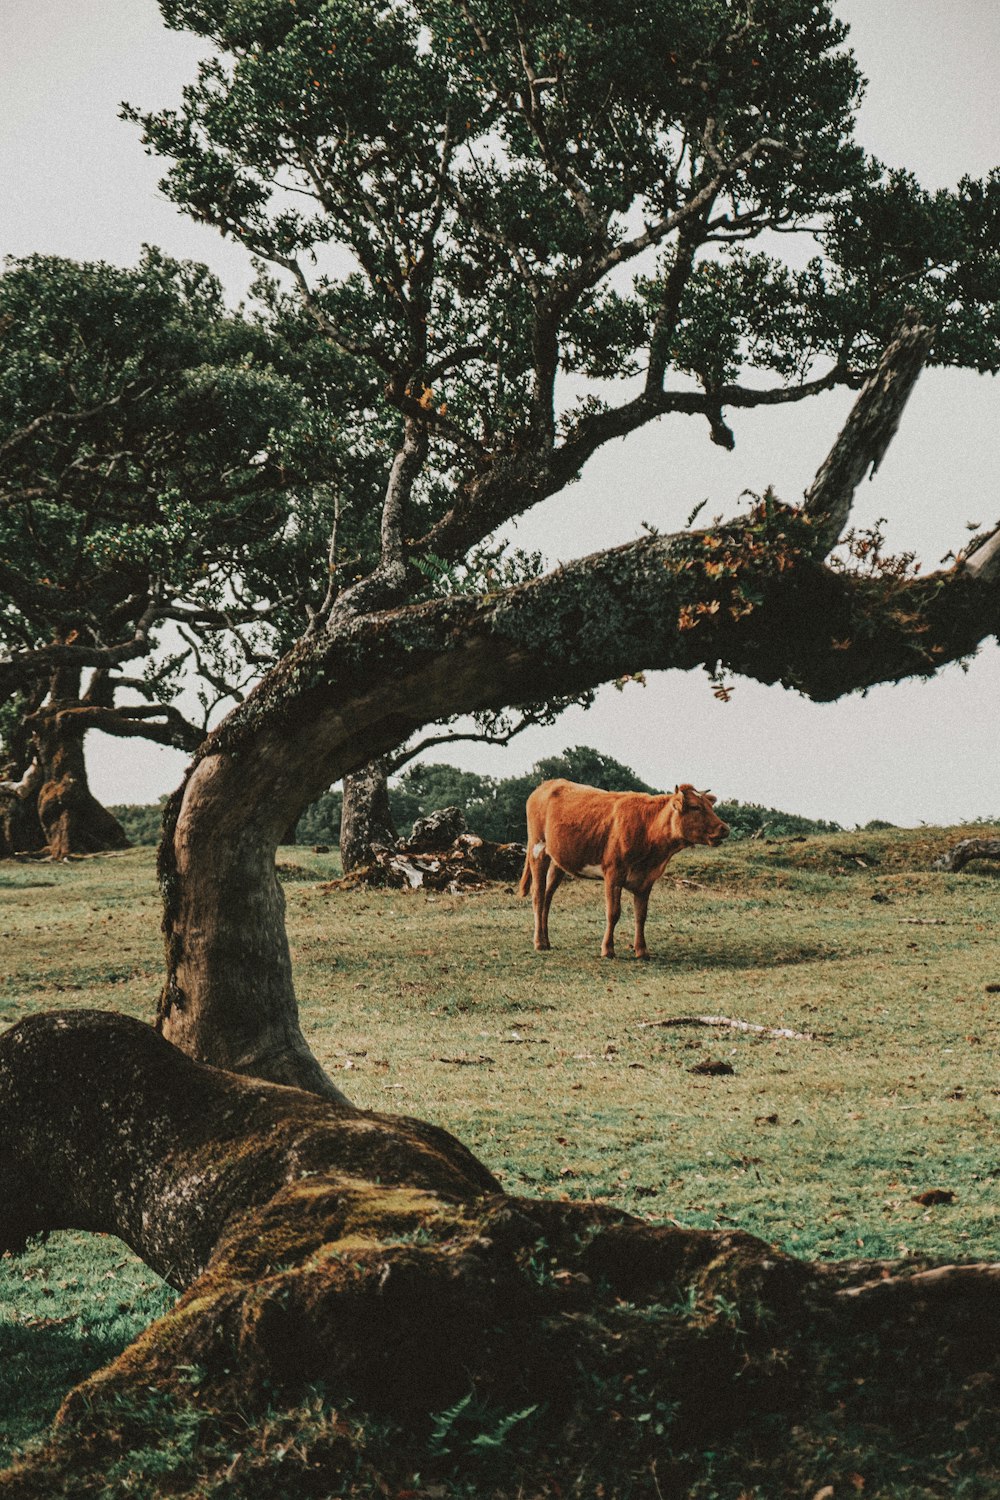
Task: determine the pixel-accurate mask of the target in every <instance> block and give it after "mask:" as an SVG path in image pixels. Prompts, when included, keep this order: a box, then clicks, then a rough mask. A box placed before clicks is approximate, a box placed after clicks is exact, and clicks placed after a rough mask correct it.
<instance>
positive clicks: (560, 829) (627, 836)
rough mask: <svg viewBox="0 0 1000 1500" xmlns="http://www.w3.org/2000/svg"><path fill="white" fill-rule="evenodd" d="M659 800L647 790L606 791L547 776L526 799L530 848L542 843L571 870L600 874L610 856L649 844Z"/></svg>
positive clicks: (557, 861) (574, 872)
mask: <svg viewBox="0 0 1000 1500" xmlns="http://www.w3.org/2000/svg"><path fill="white" fill-rule="evenodd" d="M660 800H661V799H659V798H655V797H650V796H648V795H647V794H646V793H643V792H605V791H602V790H601V788H600V787H594V786H583V785H581V784H580V783H578V782H575V781H565V780H563V779H558V780H555V781H543V782H542V784H541V786H538V787H536V788H535V790H534V791H533V792H532V793H531V796H530V797H529V798H528V802H527V814H528V839H529V848H531V847H533V846H534V845H536V844H537V843H539V842H543V843H544V845H545V852H546V853H547V854H548V856H549V857H550V858H551V859H553V860H555V862H556V864H557V865H559V866H561V868H562V869H564V870H566V871H568V872H569V873H571V874H579V873H580V872H581V871H583V870H584V869H586V870H587V873H588V874H592V873H596V872H597V871H598V870H599V868H600V867H601V866H602V865H603V864H604V862H605V859H606V858H607V856H608V855H609V853H610V855H611V856H612V857H613V858H615V857H618V856H620V855H621V854H622V853H623V852H624V851H625V850H629V851H631V852H632V853H633V854H635V853H638V852H639V848H640V847H641V846H642V845H643V844H644V843H645V841H646V840H645V835H646V831H647V827H648V823H649V819H650V817H651V816H652V815H653V813H654V812H655V811H657V810H658V806H659V802H660Z"/></svg>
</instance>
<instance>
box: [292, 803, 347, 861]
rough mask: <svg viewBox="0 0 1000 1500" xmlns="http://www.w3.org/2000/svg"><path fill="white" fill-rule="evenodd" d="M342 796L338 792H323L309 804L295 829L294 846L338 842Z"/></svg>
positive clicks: (333, 845) (335, 845)
mask: <svg viewBox="0 0 1000 1500" xmlns="http://www.w3.org/2000/svg"><path fill="white" fill-rule="evenodd" d="M343 805H344V794H343V792H341V791H339V790H336V789H335V790H333V791H329V792H324V793H323V795H322V797H318V798H317V799H316V801H315V802H313V803H311V804H310V806H309V807H307V808H306V810H305V812H304V813H303V814H302V816H301V818H300V819H299V821H298V823H297V824H296V827H295V843H296V844H329V845H330V846H331V847H332V848H336V847H337V845H338V844H339V842H340V815H341V809H342V808H343Z"/></svg>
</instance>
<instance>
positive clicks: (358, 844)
mask: <svg viewBox="0 0 1000 1500" xmlns="http://www.w3.org/2000/svg"><path fill="white" fill-rule="evenodd" d="M398 841H399V835H398V834H397V832H396V826H395V824H394V823H393V821H392V809H391V808H390V806H389V780H388V773H387V770H386V763H385V761H384V760H383V759H381V758H379V759H377V760H372V761H369V762H368V764H367V765H366V766H362V767H361V770H360V771H352V772H350V773H349V774H348V775H347V776H345V777H344V805H343V811H342V812H341V815H340V863H341V866H342V867H343V871H344V874H345V875H346V874H347V873H348V871H349V870H360V869H361V868H362V867H363V866H364V865H370V864H371V863H372V862H373V860H374V858H375V851H376V849H395V847H396V844H397V843H398Z"/></svg>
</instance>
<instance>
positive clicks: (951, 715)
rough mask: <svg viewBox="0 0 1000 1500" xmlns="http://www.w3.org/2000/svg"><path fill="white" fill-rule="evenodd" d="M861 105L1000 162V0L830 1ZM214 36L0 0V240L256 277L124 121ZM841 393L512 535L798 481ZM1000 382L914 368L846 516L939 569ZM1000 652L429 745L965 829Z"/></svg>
mask: <svg viewBox="0 0 1000 1500" xmlns="http://www.w3.org/2000/svg"><path fill="white" fill-rule="evenodd" d="M837 9H838V11H839V13H840V14H841V15H842V16H843V18H844V19H845V20H847V21H848V22H849V23H850V25H851V28H852V41H853V45H854V48H855V51H856V53H857V56H858V58H859V61H860V64H861V67H862V71H863V72H864V73H865V74H866V76H867V77H868V79H869V82H870V87H869V93H868V98H867V100H866V102H865V105H864V107H863V110H862V113H861V118H860V122H859V132H858V133H859V138H860V140H861V142H862V143H863V144H864V145H865V146H866V147H868V148H869V149H870V150H871V151H873V152H875V153H876V155H878V156H880V157H881V158H882V159H883V160H885V161H887V162H888V163H890V164H898V165H907V166H909V167H911V168H912V169H913V170H914V171H915V172H916V173H917V175H918V177H919V178H920V179H921V181H922V182H923V183H924V184H925V185H926V186H929V187H936V186H953V185H954V184H955V183H956V181H957V180H958V178H959V177H960V176H961V175H962V174H963V173H966V172H968V173H971V174H973V175H977V176H978V175H982V174H984V173H985V172H987V171H988V170H989V169H990V167H991V166H993V165H995V164H998V163H1000V107H998V106H1000V98H998V94H1000V86H998V82H997V79H998V71H997V66H996V60H997V58H998V56H1000V6H997V5H996V3H995V0H839V3H838V5H837ZM202 51H203V48H202V46H201V44H199V42H198V41H197V39H196V38H193V37H189V36H187V35H184V34H178V33H174V32H169V31H167V30H166V29H165V28H164V27H163V26H162V24H161V21H160V16H159V10H158V8H157V6H156V4H155V0H0V183H2V184H3V192H2V196H0V252H2V253H4V254H13V255H25V254H29V253H31V252H34V251H38V252H43V253H51V254H60V255H68V256H74V257H76V258H78V259H87V258H89V259H103V260H108V261H114V262H118V263H122V264H131V263H134V262H135V260H136V258H137V256H138V254H139V250H140V246H141V245H142V244H143V243H144V242H149V243H154V244H158V245H160V246H161V247H162V248H163V249H164V250H166V251H167V252H168V253H170V254H173V255H177V256H189V257H192V258H196V259H200V260H204V261H206V262H207V263H208V264H209V265H211V266H212V268H213V269H214V270H215V271H216V272H217V274H218V275H219V276H220V277H221V278H222V280H223V282H224V284H225V285H226V287H227V289H228V291H229V293H230V295H231V297H232V298H233V300H238V298H239V297H240V295H242V293H243V292H244V291H245V289H246V287H247V286H248V284H249V281H250V279H251V271H250V266H249V262H248V260H247V257H246V256H245V255H244V253H243V252H242V250H241V249H240V248H239V247H238V246H235V245H232V244H230V243H229V242H227V241H224V240H222V238H221V237H220V236H219V235H218V234H216V233H215V231H213V230H211V229H209V228H207V227H206V226H203V225H198V224H195V223H193V222H192V221H191V220H188V219H186V218H184V217H183V216H182V215H180V214H178V213H177V212H176V211H175V210H174V208H173V207H172V206H171V205H170V204H169V203H167V202H166V201H165V200H164V199H163V198H162V197H161V196H160V195H159V193H158V190H157V182H158V180H159V177H160V176H161V175H162V170H163V169H162V166H161V165H160V164H158V163H157V162H156V161H155V160H153V159H150V158H148V157H146V156H145V155H144V153H143V151H142V149H141V147H140V146H139V144H138V138H137V132H136V131H135V129H134V128H133V127H132V126H129V125H126V124H124V123H123V122H121V121H120V120H118V118H117V109H118V104H119V101H120V100H122V99H128V100H129V101H131V102H133V103H135V104H138V105H140V106H143V107H147V106H148V107H150V108H153V107H160V106H163V105H165V104H169V103H171V102H173V101H174V100H176V98H177V96H178V94H179V91H180V88H181V86H182V85H183V84H184V83H185V82H187V81H190V79H191V78H192V77H193V74H194V64H195V62H196V60H197V59H198V57H199V56H201V55H202ZM849 402H850V397H849V396H847V395H845V394H843V393H836V394H833V395H830V396H829V397H826V398H823V399H822V400H819V401H812V402H809V403H806V404H804V405H802V406H800V407H792V408H788V409H786V410H784V411H774V412H761V413H744V414H742V415H741V414H739V413H737V414H735V416H733V417H732V418H731V422H732V426H733V428H734V431H735V433H736V439H737V446H736V450H735V452H734V453H725V452H724V451H723V450H721V449H719V448H716V447H714V446H713V445H712V444H711V443H710V442H709V439H708V434H707V431H706V430H705V426H704V424H702V423H697V422H695V421H693V420H690V419H681V418H675V419H674V420H673V422H672V423H664V424H661V425H660V426H658V427H656V428H653V429H647V430H646V431H645V432H643V433H640V434H637V435H636V436H635V437H633V438H631V439H629V440H628V441H627V442H625V443H622V444H616V445H614V446H613V447H611V448H609V449H606V450H605V451H604V452H603V453H601V454H599V455H598V456H597V457H596V458H595V459H594V461H593V462H592V463H591V465H590V466H589V467H588V469H587V472H586V474H585V476H584V478H583V480H582V482H581V483H580V484H578V485H575V486H573V487H571V488H570V489H569V490H567V491H566V492H565V493H564V494H563V495H561V496H557V497H555V498H554V499H553V500H551V501H549V502H547V503H546V504H545V505H544V506H543V507H541V508H539V509H538V510H537V511H535V512H533V513H532V514H531V515H530V516H529V517H527V518H525V519H524V520H523V521H522V522H521V524H520V526H519V529H518V531H517V540H518V542H519V544H520V545H522V546H526V547H537V548H541V549H542V550H543V551H544V552H545V553H546V554H547V555H548V556H549V557H550V558H552V559H553V560H554V561H555V560H559V559H566V558H570V557H575V556H580V555H582V554H584V553H587V552H591V551H594V550H596V549H598V548H600V547H603V546H608V545H612V544H614V543H616V542H620V541H625V540H628V539H629V538H631V537H633V536H635V535H636V534H637V533H638V531H639V529H640V525H641V523H642V522H643V521H648V522H650V523H652V524H653V525H656V526H659V527H660V528H669V527H672V526H676V525H678V524H679V523H680V522H682V521H683V519H684V517H685V516H686V515H687V513H688V512H689V511H690V510H691V508H692V506H693V505H694V504H696V503H697V502H698V501H699V500H703V499H705V498H707V499H708V502H709V503H708V507H707V508H706V514H709V515H711V514H715V513H722V514H731V513H732V510H733V508H734V505H735V502H736V498H737V496H738V495H739V494H740V492H741V491H742V490H744V489H746V488H749V489H753V490H758V491H759V490H761V489H763V488H764V487H765V485H767V484H769V483H770V484H773V485H774V486H775V488H776V490H777V492H778V494H779V495H781V496H782V497H783V498H784V499H786V500H790V501H791V500H794V499H796V498H797V497H798V496H799V495H800V494H801V492H802V490H803V489H804V488H805V486H806V485H807V484H808V482H809V480H810V478H811V477H812V475H813V473H814V472H815V469H816V467H817V465H818V464H819V462H820V461H821V460H822V458H823V457H824V455H825V453H826V451H827V449H828V448H829V446H830V444H831V443H832V441H833V438H834V437H835V436H836V433H837V431H838V430H839V427H840V424H841V422H842V420H843V417H844V415H845V413H846V410H847V407H848V405H849ZM998 407H1000V390H998V388H997V386H996V384H995V382H994V381H993V380H992V379H991V378H990V377H978V376H975V375H972V374H966V373H964V372H950V371H929V372H926V373H925V374H924V375H923V377H922V378H921V380H920V382H919V384H918V386H917V389H916V391H915V393H914V396H913V397H912V399H911V402H910V405H909V407H908V408H907V411H906V414H905V416H904V419H903V426H902V430H901V431H900V433H899V436H898V437H897V438H896V440H895V442H894V444H893V446H892V448H891V449H890V451H889V454H888V456H887V457H886V459H885V461H884V463H883V466H882V468H881V470H880V471H879V473H878V475H877V476H876V478H875V480H874V481H873V482H872V483H871V484H869V485H867V486H866V488H865V493H864V495H863V497H862V499H861V502H860V503H859V505H858V507H857V509H856V513H855V519H856V521H857V522H858V523H860V524H869V523H870V522H871V521H873V520H875V519H876V518H877V517H880V516H885V517H887V518H888V521H889V526H888V534H889V540H890V543H891V544H892V547H893V550H905V549H912V550H914V551H916V553H917V554H918V556H919V557H920V558H921V559H922V560H923V563H924V565H925V567H932V566H933V565H934V564H935V563H937V561H938V560H939V559H940V558H941V557H942V555H943V554H944V553H945V552H946V551H948V550H949V549H951V548H955V547H957V546H958V545H959V544H960V543H961V542H962V540H963V539H964V537H965V536H966V535H967V533H966V531H965V523H966V522H969V521H976V522H979V523H981V524H983V525H986V524H990V523H992V522H994V521H995V520H996V519H997V517H998V515H1000V485H998V479H997V476H998V474H1000V424H998V422H997V416H998ZM998 688H1000V650H998V648H997V647H996V645H995V644H993V645H990V646H989V647H986V648H984V650H983V651H982V653H981V654H980V656H979V657H978V658H977V660H976V661H975V662H974V663H973V664H972V666H971V668H970V670H969V671H968V673H963V672H962V671H961V670H960V669H959V668H957V667H951V668H948V669H946V670H945V671H944V672H943V673H942V674H941V675H940V676H939V677H938V678H936V679H934V680H933V681H931V682H929V683H904V684H901V685H899V686H896V687H887V688H879V689H875V690H873V691H872V692H871V693H869V694H868V696H867V697H865V698H861V697H854V698H850V699H846V700H843V701H842V702H840V703H838V704H828V705H819V704H811V703H809V702H808V701H806V700H804V699H801V698H799V697H797V696H795V695H794V694H792V693H789V692H787V691H785V690H783V689H781V688H764V687H762V686H760V685H759V684H756V683H752V682H746V681H742V680H741V681H739V683H738V686H737V690H736V693H735V695H734V697H733V699H732V701H731V702H730V703H729V704H720V703H718V702H716V700H715V699H714V698H713V697H712V694H711V691H710V689H709V687H708V684H707V681H706V679H705V678H704V676H702V675H700V674H689V675H684V674H681V673H677V672H668V673H658V674H655V675H651V677H650V680H649V685H648V686H647V687H646V688H645V689H639V688H634V687H633V688H628V689H626V691H625V693H624V694H620V693H618V692H616V691H615V690H614V689H613V688H605V689H602V690H601V693H600V694H599V697H598V702H597V704H596V705H595V707H594V708H593V709H592V710H591V711H590V712H589V713H586V714H585V713H582V712H578V711H571V712H570V713H568V714H566V715H564V716H563V718H562V719H561V720H560V721H559V722H558V724H557V725H555V726H554V727H553V728H551V729H548V730H536V731H531V732H529V733H527V734H525V735H524V736H523V737H521V738H520V739H519V740H515V741H514V743H513V744H512V745H511V746H510V747H509V749H507V750H496V749H490V748H488V747H479V746H463V745H457V746H456V747H455V749H454V751H453V752H450V753H449V754H447V755H445V754H442V753H441V752H435V754H436V758H439V759H451V760H452V761H454V762H455V763H456V764H460V765H465V766H468V767H470V768H472V769H478V770H483V771H489V772H491V773H492V774H495V775H513V774H515V773H518V772H520V771H522V770H525V769H527V768H528V766H530V764H531V763H532V762H533V761H534V760H536V759H537V758H538V757H539V756H541V755H546V754H551V753H554V752H557V751H559V750H561V749H562V748H563V747H564V746H566V745H573V744H591V745H594V746H596V747H597V748H598V749H600V750H602V751H604V752H606V753H608V754H611V755H614V756H616V757H617V758H618V759H620V760H623V761H625V762H626V763H628V764H629V765H631V766H633V767H634V768H635V769H636V770H637V771H638V772H639V773H640V774H641V775H642V776H643V777H645V778H646V779H647V780H648V781H650V782H652V783H653V784H654V785H658V786H659V785H670V786H672V785H673V784H674V783H675V782H677V781H682V780H690V781H694V782H696V783H697V784H698V785H699V786H711V787H712V788H713V790H714V791H716V792H717V793H718V794H719V795H720V796H722V797H725V798H740V799H741V800H743V801H753V802H763V803H767V804H769V805H773V806H778V807H783V808H786V809H788V810H791V811H797V812H803V813H808V814H811V815H814V816H818V817H828V818H835V819H837V820H838V821H840V822H842V823H845V824H853V823H855V822H859V823H863V822H866V821H867V820H868V819H869V818H872V817H883V818H888V819H890V820H891V821H894V822H899V823H917V822H920V821H926V822H929V823H948V822H957V821H960V820H962V819H965V818H971V817H976V816H980V815H997V814H1000V786H998V777H997V770H998V765H997V750H996V743H997V734H996V710H997V698H998ZM88 763H89V767H90V774H91V780H92V784H93V787H94V791H95V793H96V795H97V796H98V797H100V798H101V799H102V800H104V801H105V802H131V801H151V800H154V799H155V798H156V797H157V796H158V795H160V794H161V793H163V792H166V791H169V790H170V789H171V788H172V787H173V786H174V785H175V784H176V783H177V781H178V780H179V779H180V774H181V771H182V769H183V764H184V757H183V756H181V755H180V754H179V753H177V752H174V751H170V750H163V749H160V748H158V747H156V746H148V745H145V744H143V743H142V742H140V741H114V740H111V739H109V738H107V737H106V736H103V735H98V734H92V735H91V736H90V737H89V739H88Z"/></svg>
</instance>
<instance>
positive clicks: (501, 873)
mask: <svg viewBox="0 0 1000 1500" xmlns="http://www.w3.org/2000/svg"><path fill="white" fill-rule="evenodd" d="M447 810H448V809H446V811H447ZM525 852H526V851H525V847H524V845H523V844H495V843H492V842H491V841H490V840H489V839H481V838H480V837H479V835H478V834H475V833H461V834H459V835H458V837H457V838H456V839H455V840H454V842H453V843H451V844H450V845H448V846H447V847H445V848H433V849H432V848H428V847H427V841H426V837H425V836H421V838H420V840H419V842H418V843H417V844H399V845H397V847H396V848H395V849H376V850H375V851H374V858H373V859H372V861H371V863H370V864H367V865H362V866H361V867H360V868H359V869H357V870H351V871H350V872H349V873H348V874H347V875H345V876H343V877H342V879H340V880H331V881H329V882H327V883H326V884H324V886H323V887H322V889H323V890H326V891H330V890H353V889H354V888H356V887H357V886H387V887H390V888H394V889H396V890H405V889H409V890H420V889H424V890H428V891H451V892H458V891H481V890H485V889H486V887H487V886H488V885H489V884H491V883H492V882H494V881H509V880H516V879H517V878H518V876H519V875H520V873H521V870H522V869H523V867H524V858H525Z"/></svg>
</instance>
